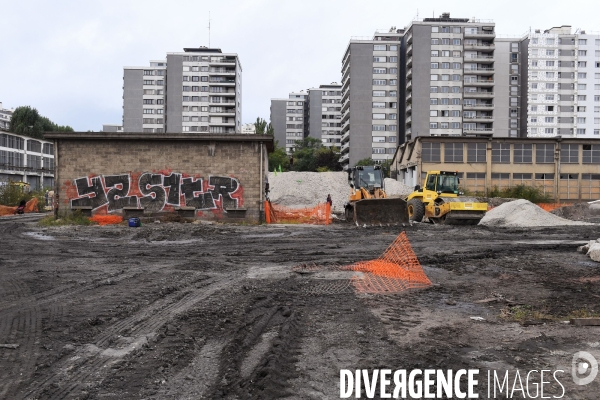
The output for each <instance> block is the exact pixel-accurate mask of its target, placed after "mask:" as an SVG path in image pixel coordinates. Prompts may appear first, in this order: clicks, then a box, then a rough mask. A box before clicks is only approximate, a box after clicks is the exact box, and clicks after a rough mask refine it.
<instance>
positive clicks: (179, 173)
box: [53, 134, 272, 222]
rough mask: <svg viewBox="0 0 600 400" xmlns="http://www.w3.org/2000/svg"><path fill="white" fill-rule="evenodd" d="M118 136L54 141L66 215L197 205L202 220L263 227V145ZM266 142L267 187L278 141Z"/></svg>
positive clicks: (257, 142)
mask: <svg viewBox="0 0 600 400" xmlns="http://www.w3.org/2000/svg"><path fill="white" fill-rule="evenodd" d="M88 136H90V135H89V134H88ZM104 136H106V134H104ZM113 136H114V137H109V138H102V137H100V136H99V135H93V136H92V137H91V138H85V137H84V134H82V135H81V136H80V137H77V136H76V135H73V134H71V135H69V134H58V135H53V138H54V139H55V149H56V154H57V162H56V164H57V165H56V175H55V177H56V192H57V193H58V194H59V211H58V213H59V214H66V213H70V212H71V211H72V207H74V206H88V207H89V206H91V207H92V208H93V210H94V213H103V212H116V213H119V212H122V209H123V207H143V208H144V209H145V211H146V212H153V213H155V212H168V211H174V208H175V207H178V206H190V207H195V208H196V216H197V217H199V218H203V219H218V220H224V221H226V220H229V219H237V218H239V217H242V218H243V219H245V220H247V221H252V222H258V221H259V217H260V210H261V209H262V203H261V199H262V197H261V194H262V189H261V186H260V183H261V171H260V163H261V160H260V154H261V145H260V143H261V142H260V139H261V138H256V137H255V135H236V137H231V136H228V140H224V139H222V138H219V137H218V136H217V135H211V136H208V135H207V136H203V137H198V136H196V138H193V137H192V135H181V134H179V135H161V136H164V137H163V138H162V139H163V140H160V139H155V138H152V137H151V136H148V135H142V134H132V135H131V136H129V135H128V136H127V137H124V136H123V135H120V137H119V136H118V135H116V134H115V135H113ZM241 137H243V138H246V139H242V138H241ZM130 138H131V139H130ZM211 139H212V140H211ZM262 139H264V141H263V142H262V143H263V156H264V157H265V158H264V159H263V178H262V182H263V183H264V179H265V178H264V176H265V175H264V174H265V171H267V165H266V164H267V163H266V161H265V159H266V153H267V147H269V148H272V137H270V136H268V137H264V138H262ZM244 208H245V209H246V211H244V210H243V209H244ZM235 210H237V211H235Z"/></svg>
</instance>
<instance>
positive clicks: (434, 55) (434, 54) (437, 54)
mask: <svg viewBox="0 0 600 400" xmlns="http://www.w3.org/2000/svg"><path fill="white" fill-rule="evenodd" d="M439 55H440V52H439V51H438V50H431V57H439Z"/></svg>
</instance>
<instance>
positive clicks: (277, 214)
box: [265, 201, 331, 225]
mask: <svg viewBox="0 0 600 400" xmlns="http://www.w3.org/2000/svg"><path fill="white" fill-rule="evenodd" d="M265 220H266V222H267V224H315V225H329V224H330V223H331V206H330V205H329V203H319V204H317V205H316V206H315V207H312V208H288V207H284V206H280V205H277V204H273V203H271V202H270V201H265Z"/></svg>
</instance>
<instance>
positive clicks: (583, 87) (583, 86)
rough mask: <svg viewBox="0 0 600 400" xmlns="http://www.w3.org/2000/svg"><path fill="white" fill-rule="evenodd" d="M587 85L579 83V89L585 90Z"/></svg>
mask: <svg viewBox="0 0 600 400" xmlns="http://www.w3.org/2000/svg"><path fill="white" fill-rule="evenodd" d="M586 87H587V85H586V84H585V83H578V84H577V90H585V89H586Z"/></svg>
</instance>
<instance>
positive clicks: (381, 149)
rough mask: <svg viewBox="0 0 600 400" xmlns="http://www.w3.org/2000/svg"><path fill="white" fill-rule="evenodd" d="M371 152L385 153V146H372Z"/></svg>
mask: <svg viewBox="0 0 600 400" xmlns="http://www.w3.org/2000/svg"><path fill="white" fill-rule="evenodd" d="M373 154H385V147H373Z"/></svg>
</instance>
